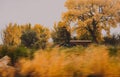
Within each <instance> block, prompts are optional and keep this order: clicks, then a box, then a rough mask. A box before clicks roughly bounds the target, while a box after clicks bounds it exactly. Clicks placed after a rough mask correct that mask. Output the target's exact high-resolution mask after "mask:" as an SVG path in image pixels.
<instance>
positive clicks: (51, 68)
mask: <svg viewBox="0 0 120 77" xmlns="http://www.w3.org/2000/svg"><path fill="white" fill-rule="evenodd" d="M19 67H20V69H21V70H20V73H21V74H22V75H24V76H27V75H30V76H31V77H120V72H119V71H120V61H119V54H118V56H114V57H110V56H109V51H108V49H107V47H105V46H90V47H88V48H86V49H82V48H81V49H80V48H79V47H75V48H71V49H59V48H53V49H49V50H45V51H42V50H40V51H38V52H37V53H35V56H34V59H33V60H25V59H22V60H21V61H20V62H19Z"/></svg>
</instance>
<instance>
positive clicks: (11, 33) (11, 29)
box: [3, 23, 22, 46]
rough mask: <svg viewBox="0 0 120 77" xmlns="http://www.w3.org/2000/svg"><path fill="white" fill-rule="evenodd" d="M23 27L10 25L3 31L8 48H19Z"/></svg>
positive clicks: (4, 41)
mask: <svg viewBox="0 0 120 77" xmlns="http://www.w3.org/2000/svg"><path fill="white" fill-rule="evenodd" d="M21 34H22V33H21V27H20V26H19V25H17V24H12V23H10V24H9V25H8V26H7V27H6V29H5V30H4V31H3V43H4V44H5V45H7V46H18V45H20V43H21V40H20V37H21Z"/></svg>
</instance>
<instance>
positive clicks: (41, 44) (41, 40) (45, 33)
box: [33, 24, 50, 49]
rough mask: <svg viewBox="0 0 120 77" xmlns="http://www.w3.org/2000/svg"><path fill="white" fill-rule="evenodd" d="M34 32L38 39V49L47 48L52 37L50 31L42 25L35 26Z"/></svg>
mask: <svg viewBox="0 0 120 77" xmlns="http://www.w3.org/2000/svg"><path fill="white" fill-rule="evenodd" d="M33 30H34V31H35V32H36V34H37V39H38V41H37V42H36V43H35V44H36V47H37V48H42V49H44V48H45V47H46V45H47V42H48V39H49V37H50V36H49V35H50V31H49V29H48V28H46V27H43V26H42V25H40V24H35V26H34V28H33Z"/></svg>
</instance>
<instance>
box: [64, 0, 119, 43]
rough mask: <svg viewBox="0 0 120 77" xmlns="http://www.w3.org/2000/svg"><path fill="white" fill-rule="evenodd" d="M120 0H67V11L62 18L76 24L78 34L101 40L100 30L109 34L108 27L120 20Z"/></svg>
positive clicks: (95, 40)
mask: <svg viewBox="0 0 120 77" xmlns="http://www.w3.org/2000/svg"><path fill="white" fill-rule="evenodd" d="M119 5H120V0H67V1H66V3H65V7H67V9H68V11H67V12H65V13H64V14H63V17H62V18H63V20H64V21H66V22H68V23H69V24H70V23H75V25H77V27H76V30H77V34H78V35H79V36H81V35H84V34H85V33H87V34H88V35H90V36H91V37H92V39H93V41H94V42H95V43H98V42H99V40H102V34H101V31H102V30H105V31H106V32H107V35H108V36H109V35H110V28H111V27H116V26H117V25H116V24H117V23H118V22H120V6H119Z"/></svg>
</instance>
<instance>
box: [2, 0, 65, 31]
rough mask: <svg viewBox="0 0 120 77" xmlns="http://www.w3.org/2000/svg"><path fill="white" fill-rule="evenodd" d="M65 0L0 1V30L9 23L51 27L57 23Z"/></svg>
mask: <svg viewBox="0 0 120 77" xmlns="http://www.w3.org/2000/svg"><path fill="white" fill-rule="evenodd" d="M64 2H65V0H0V29H3V28H5V26H6V25H8V24H9V23H10V22H11V23H18V24H26V23H31V24H32V25H34V24H41V25H44V26H47V27H49V28H50V27H52V26H53V23H54V22H55V21H59V20H60V18H61V13H62V12H64V11H65V10H66V9H65V8H64Z"/></svg>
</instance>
